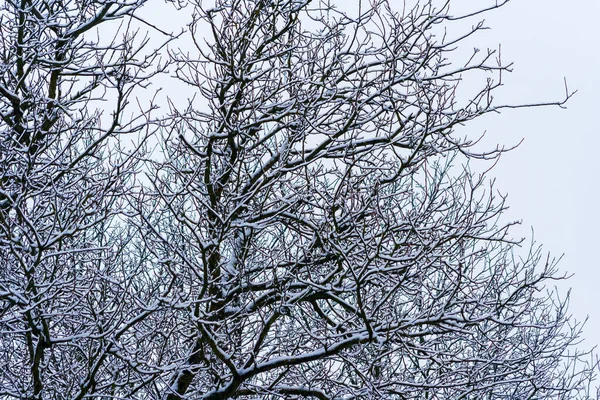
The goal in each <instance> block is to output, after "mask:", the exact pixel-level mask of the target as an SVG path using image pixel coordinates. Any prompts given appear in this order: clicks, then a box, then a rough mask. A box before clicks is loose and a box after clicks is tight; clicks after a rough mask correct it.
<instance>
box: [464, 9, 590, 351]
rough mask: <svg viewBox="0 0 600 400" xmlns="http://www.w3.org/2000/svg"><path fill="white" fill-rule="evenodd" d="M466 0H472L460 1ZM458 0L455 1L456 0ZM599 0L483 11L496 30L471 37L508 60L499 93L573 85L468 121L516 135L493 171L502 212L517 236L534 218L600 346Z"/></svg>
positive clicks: (501, 136) (574, 306)
mask: <svg viewBox="0 0 600 400" xmlns="http://www.w3.org/2000/svg"><path fill="white" fill-rule="evenodd" d="M462 1H469V0H462ZM457 2H460V0H457ZM598 15H600V1H597V0H571V1H564V0H563V1H559V0H512V1H511V2H510V3H509V4H507V5H506V6H505V7H504V8H502V9H500V10H497V11H495V12H493V13H490V14H488V15H487V16H486V23H487V25H488V26H490V27H491V28H492V29H491V30H490V31H487V32H486V33H485V34H483V35H480V36H479V39H477V42H479V43H481V45H488V46H490V47H494V46H496V45H497V44H498V43H501V44H502V58H503V60H504V61H508V60H510V61H513V62H514V72H513V73H512V74H511V75H510V76H508V77H506V79H505V84H506V85H505V87H504V88H503V90H502V94H503V96H504V97H503V98H504V99H506V100H508V101H514V102H529V101H547V100H557V99H560V98H561V96H562V95H563V93H564V83H563V78H564V77H566V80H567V83H568V87H569V89H571V90H577V94H576V95H575V96H574V97H573V98H572V99H571V100H570V101H569V102H568V103H567V109H566V110H561V109H559V108H556V107H553V108H544V109H535V110H533V109H528V110H516V111H506V112H503V113H502V114H501V115H496V116H492V117H491V118H489V117H488V118H486V119H484V120H480V121H477V122H476V123H474V124H471V125H469V126H468V127H467V128H466V129H469V130H471V129H473V130H487V133H488V139H490V140H494V141H497V142H499V143H508V144H511V143H518V142H519V140H520V139H524V141H523V143H522V144H521V146H520V147H519V148H517V149H516V150H514V151H513V152H511V153H509V154H506V155H505V156H503V157H502V159H501V161H500V163H499V165H498V166H497V168H496V169H495V171H493V172H492V174H493V175H495V176H496V177H497V187H498V188H499V189H500V190H501V191H503V192H505V193H508V204H509V205H510V206H511V208H510V210H509V211H508V214H509V215H508V217H509V218H511V219H517V220H518V219H521V220H522V221H523V224H522V226H521V227H520V228H518V229H519V230H520V233H521V235H522V236H527V235H528V234H529V233H530V229H531V227H532V226H533V228H534V231H535V238H536V241H537V242H538V243H540V244H543V245H544V249H545V250H546V251H550V252H551V253H552V254H554V255H556V256H560V255H562V254H563V253H564V257H563V259H562V261H561V263H560V267H561V270H562V271H568V272H570V273H573V274H574V276H573V278H572V279H571V280H570V281H568V282H567V284H566V285H563V286H562V288H567V287H571V288H572V293H571V311H572V312H573V314H574V315H575V316H576V317H578V318H579V319H583V318H585V317H586V315H589V321H588V323H587V325H586V328H585V330H584V335H585V339H586V343H587V345H586V346H583V347H591V346H593V345H600V301H599V297H600V288H599V287H598V283H600V268H599V267H600V261H599V260H598V258H599V257H598V253H597V252H600V243H599V242H598V239H599V238H600V235H599V233H598V229H600V198H599V196H598V192H599V190H598V172H600V167H599V163H598V161H599V159H600V158H599V155H598V151H600V135H599V129H598V123H597V121H598V119H599V118H598V117H599V116H600V109H599V106H600V102H599V101H598V95H599V94H600V78H599V75H598V73H599V72H600V25H599V23H598Z"/></svg>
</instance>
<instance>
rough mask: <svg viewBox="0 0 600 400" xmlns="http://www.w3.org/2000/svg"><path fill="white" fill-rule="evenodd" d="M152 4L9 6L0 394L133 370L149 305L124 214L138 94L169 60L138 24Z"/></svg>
mask: <svg viewBox="0 0 600 400" xmlns="http://www.w3.org/2000/svg"><path fill="white" fill-rule="evenodd" d="M142 4H143V1H137V0H132V1H129V0H124V1H120V0H119V1H106V2H104V1H71V0H66V1H60V0H59V1H54V0H48V1H46V0H40V1H37V0H33V1H31V0H16V1H12V0H7V1H4V2H2V3H1V5H0V117H1V121H0V160H1V161H0V260H1V261H0V398H2V399H7V398H19V399H42V398H44V399H50V398H52V399H59V398H70V399H71V398H72V399H75V398H77V399H81V398H84V397H89V396H90V395H91V394H93V393H107V394H109V393H111V391H112V392H114V391H116V390H119V388H120V387H121V386H122V383H123V382H126V383H127V384H128V385H129V384H130V383H131V382H134V380H133V379H129V380H127V381H123V380H122V378H121V377H120V374H121V371H122V368H120V367H119V363H121V362H123V361H120V357H121V356H120V355H119V352H121V353H122V352H123V349H122V348H120V346H123V343H122V342H119V340H120V339H121V337H122V336H123V334H124V333H125V332H126V331H127V329H129V328H130V326H131V325H132V324H133V323H135V322H136V318H138V319H139V318H141V317H142V316H143V315H144V311H143V310H140V309H139V307H135V306H134V307H131V306H130V303H131V299H135V296H136V294H135V293H133V292H132V290H133V289H132V287H131V286H130V285H129V284H128V283H127V282H128V281H127V280H128V278H129V277H130V276H131V275H133V274H136V268H137V267H139V266H140V265H141V264H140V262H142V261H141V260H143V259H142V258H140V257H135V258H133V257H132V254H133V253H132V251H133V250H134V247H133V246H132V245H131V243H130V242H131V240H132V236H131V235H130V234H128V232H127V230H126V227H125V226H124V225H123V224H120V225H119V224H116V223H115V218H116V217H117V216H118V215H119V213H120V212H122V211H123V210H124V206H125V205H126V204H127V198H126V195H127V193H128V191H130V190H131V179H132V176H133V173H134V172H135V165H136V164H137V163H138V160H137V155H136V154H137V152H138V150H139V149H140V146H142V144H143V141H141V142H140V141H137V139H136V137H137V135H138V133H141V134H142V137H143V136H145V135H146V132H148V130H149V128H150V125H149V119H150V114H149V112H150V109H152V106H149V107H148V108H146V109H145V110H142V111H140V106H139V105H138V104H130V97H131V94H132V92H133V91H134V90H135V89H136V88H139V87H142V86H145V85H147V83H148V80H149V79H150V78H151V77H152V76H153V75H154V73H155V72H157V68H159V69H160V67H159V66H158V65H154V64H155V62H154V61H155V60H156V57H157V56H156V53H154V54H152V53H150V52H149V51H148V50H149V49H148V50H146V49H145V47H146V44H147V39H145V38H143V37H142V36H140V35H137V34H136V32H134V31H133V30H132V29H130V24H131V22H132V19H131V16H132V15H133V14H134V12H136V10H137V9H138V8H139V7H141V6H142ZM110 21H116V22H117V24H114V25H112V27H111V26H110V24H109V23H110ZM119 23H120V26H119ZM100 28H102V29H100ZM150 67H153V69H150ZM152 71H154V72H152ZM102 103H104V104H102ZM106 104H107V105H106ZM132 106H133V107H132ZM136 109H137V111H136ZM132 135H133V136H132ZM122 143H129V144H128V145H127V148H126V149H125V150H123V151H122V149H121V144H122ZM133 155H136V157H133ZM135 263H137V264H135ZM127 389H128V390H134V389H135V388H134V387H131V386H128V387H127ZM124 393H127V392H124Z"/></svg>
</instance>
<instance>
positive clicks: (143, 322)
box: [0, 0, 597, 400]
mask: <svg viewBox="0 0 600 400" xmlns="http://www.w3.org/2000/svg"><path fill="white" fill-rule="evenodd" d="M153 1H154V0H152V1H150V0H106V1H105V0H19V1H15V0H6V1H4V3H2V5H1V6H0V118H1V120H0V160H1V161H0V364H2V365H4V368H0V397H1V398H3V399H4V398H6V399H24V398H25V399H84V398H90V399H101V398H102V399H167V400H177V399H184V398H185V399H206V400H208V399H215V400H216V399H247V400H251V399H265V400H271V399H282V398H285V399H310V398H312V399H320V400H334V399H336V400H342V399H343V400H351V399H357V400H358V399H519V400H520V399H591V398H594V397H595V395H596V393H592V392H591V384H592V381H593V379H594V377H595V372H594V370H595V369H596V368H597V366H596V364H595V363H594V362H593V361H592V362H589V360H590V353H589V352H586V351H581V350H578V348H577V345H578V344H579V342H580V340H581V339H580V333H581V325H580V324H579V323H576V322H574V321H573V320H572V319H571V318H570V316H569V313H568V309H567V305H568V301H567V300H568V299H566V298H562V297H560V296H559V295H558V294H557V293H556V291H555V290H554V289H553V287H554V282H555V281H556V280H560V279H564V276H563V275H561V273H560V272H559V270H558V267H557V263H556V261H555V260H554V259H553V258H551V257H550V256H545V255H544V254H542V252H541V249H540V248H538V247H536V246H534V245H532V246H531V247H530V249H529V251H527V250H526V249H527V248H526V247H525V248H523V247H520V246H521V243H522V242H521V241H520V240H515V239H514V238H513V237H512V235H511V231H510V228H511V226H512V225H513V223H506V222H505V218H503V212H504V211H505V210H506V205H505V198H504V197H503V196H502V195H501V194H499V193H498V192H497V191H496V190H495V189H494V186H493V180H492V179H490V178H488V174H489V171H487V172H484V173H482V172H476V171H480V170H481V171H483V170H485V168H480V167H475V165H479V164H477V163H484V162H485V161H482V160H496V159H497V158H498V157H499V155H500V154H502V153H503V152H504V151H505V150H504V147H502V146H498V147H496V148H492V149H483V150H482V149H480V147H481V146H480V145H478V139H479V135H478V134H477V133H473V132H469V131H468V126H469V125H468V122H469V121H471V120H474V119H476V118H479V117H481V116H483V115H485V114H490V113H497V112H498V111H500V110H502V109H505V108H514V107H526V108H527V107H532V106H538V105H545V106H562V105H563V104H564V103H565V101H567V100H568V98H569V96H570V93H569V92H567V93H566V95H565V97H564V98H563V99H560V100H559V101H556V102H549V103H543V104H529V105H519V104H496V102H495V101H494V98H493V94H494V92H495V90H496V89H497V88H498V87H499V86H501V85H502V75H503V74H505V73H508V72H510V64H504V63H503V62H502V60H501V59H500V55H499V53H498V52H497V51H495V50H478V49H475V50H474V51H473V52H472V53H469V54H467V53H465V52H464V51H465V49H464V44H465V43H466V42H467V40H470V37H471V36H476V34H477V33H478V32H479V31H480V30H482V29H485V26H484V24H483V22H481V20H482V18H483V16H484V15H485V13H487V12H493V11H494V10H495V9H497V8H499V7H502V6H503V5H504V4H506V3H507V1H504V2H501V3H498V2H496V3H494V2H491V3H490V5H489V6H485V5H483V6H481V5H480V6H479V7H480V8H479V9H477V10H473V11H470V12H467V13H464V14H456V13H455V12H454V8H453V7H454V6H453V4H452V2H451V1H447V2H443V1H442V2H435V1H416V0H415V1H412V2H409V1H405V2H393V1H386V0H370V1H365V0H363V1H356V2H350V4H348V3H344V2H339V3H338V4H334V2H330V1H324V0H312V1H311V0H216V1H213V2H210V4H209V2H206V1H202V0H191V1H190V2H189V3H183V2H174V3H170V4H169V7H173V8H175V9H177V10H179V14H178V15H179V16H180V17H181V20H180V21H178V23H180V24H181V25H180V26H176V27H173V26H169V25H170V22H169V23H168V24H167V23H166V22H165V21H161V15H159V14H158V13H156V12H155V13H151V12H150V13H148V12H146V11H144V14H142V11H143V10H147V9H148V8H149V7H153V4H158V3H153ZM450 27H456V29H449V28H450ZM180 31H181V32H180ZM448 32H458V33H452V34H450V33H448ZM182 43H186V44H185V45H183V44H182ZM465 55H466V58H465ZM481 76H483V77H484V79H483V80H481V79H479V78H481ZM462 82H467V83H471V84H472V85H475V84H477V82H480V83H481V85H480V86H479V87H477V90H475V91H473V90H471V88H469V89H468V90H467V89H464V90H463V86H464V85H465V84H464V83H462ZM176 84H178V85H181V86H179V87H185V90H183V91H182V92H181V93H180V94H179V95H178V98H177V99H163V98H162V97H161V96H160V95H154V94H155V91H156V89H157V87H159V86H161V85H176ZM186 96H187V97H186ZM141 99H151V100H150V101H146V100H141ZM182 100H183V101H182ZM486 168H487V167H486Z"/></svg>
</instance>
